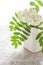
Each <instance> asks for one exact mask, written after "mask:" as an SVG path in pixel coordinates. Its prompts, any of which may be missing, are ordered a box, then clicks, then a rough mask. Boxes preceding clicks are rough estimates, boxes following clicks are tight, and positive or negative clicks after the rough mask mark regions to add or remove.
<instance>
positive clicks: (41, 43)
mask: <svg viewBox="0 0 43 65" xmlns="http://www.w3.org/2000/svg"><path fill="white" fill-rule="evenodd" d="M39 43H40V46H43V37H40V39H39Z"/></svg>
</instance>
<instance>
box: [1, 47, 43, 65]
mask: <svg viewBox="0 0 43 65" xmlns="http://www.w3.org/2000/svg"><path fill="white" fill-rule="evenodd" d="M41 61H43V54H42V53H41V52H37V53H32V52H30V51H29V50H27V49H25V48H23V47H22V48H21V49H19V51H17V50H16V51H15V52H14V53H13V54H12V55H11V56H10V57H9V58H8V59H7V60H6V61H5V62H4V63H2V64H1V65H41V64H40V62H41Z"/></svg>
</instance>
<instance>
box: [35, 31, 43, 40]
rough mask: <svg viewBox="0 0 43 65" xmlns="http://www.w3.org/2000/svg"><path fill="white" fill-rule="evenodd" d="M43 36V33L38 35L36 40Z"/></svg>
mask: <svg viewBox="0 0 43 65" xmlns="http://www.w3.org/2000/svg"><path fill="white" fill-rule="evenodd" d="M42 34H43V32H40V33H38V35H37V37H36V40H37V39H39V38H40V37H41V35H42Z"/></svg>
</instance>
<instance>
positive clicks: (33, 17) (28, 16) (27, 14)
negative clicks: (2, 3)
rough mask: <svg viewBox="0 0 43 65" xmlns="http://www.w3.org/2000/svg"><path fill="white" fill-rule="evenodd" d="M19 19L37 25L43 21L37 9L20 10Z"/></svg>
mask: <svg viewBox="0 0 43 65" xmlns="http://www.w3.org/2000/svg"><path fill="white" fill-rule="evenodd" d="M18 19H19V20H20V21H21V20H22V21H24V22H25V23H27V24H33V25H37V24H39V23H40V22H42V21H43V19H42V17H41V16H40V15H39V14H38V13H37V12H36V10H35V9H33V8H30V9H25V10H24V11H19V12H18Z"/></svg>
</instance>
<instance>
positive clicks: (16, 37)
mask: <svg viewBox="0 0 43 65" xmlns="http://www.w3.org/2000/svg"><path fill="white" fill-rule="evenodd" d="M11 39H15V40H17V39H19V40H21V41H24V40H25V39H24V38H23V37H20V35H19V36H17V35H15V36H11Z"/></svg>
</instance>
